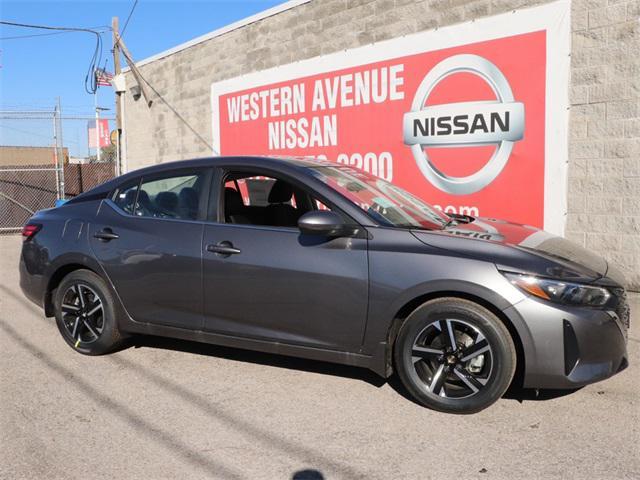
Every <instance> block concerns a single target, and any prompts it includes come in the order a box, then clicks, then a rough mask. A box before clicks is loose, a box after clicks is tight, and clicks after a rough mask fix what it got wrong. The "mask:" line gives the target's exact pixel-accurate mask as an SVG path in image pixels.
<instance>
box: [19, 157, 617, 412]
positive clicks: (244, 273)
mask: <svg viewBox="0 0 640 480" xmlns="http://www.w3.org/2000/svg"><path fill="white" fill-rule="evenodd" d="M23 236H24V244H23V249H22V256H21V260H20V278H21V281H20V283H21V287H22V290H23V291H24V293H25V295H26V296H27V297H28V298H29V299H31V300H32V301H34V302H35V303H37V304H38V305H40V306H41V307H42V308H43V309H44V313H45V315H46V316H48V317H55V319H56V323H57V326H58V328H59V330H60V333H61V335H62V338H64V340H65V341H66V342H67V343H68V344H69V345H70V346H71V348H73V349H74V350H75V351H77V352H79V353H83V354H87V355H99V354H104V353H107V352H110V351H113V350H114V349H116V348H117V347H118V346H119V345H121V343H122V342H123V341H124V340H125V339H126V338H127V337H128V336H131V335H134V334H147V335H160V336H165V337H175V338H181V339H188V340H195V341H199V342H207V343H213V344H218V345H225V346H231V347H237V348H244V349H251V350H259V351H263V352H272V353H277V354H284V355H290V356H296V357H304V358H308V359H315V360H324V361H329V362H336V363H342V364H347V365H354V366H359V367H365V368H368V369H371V370H373V371H374V372H376V373H378V374H379V375H381V376H382V377H385V378H386V377H389V376H390V375H392V374H394V373H395V374H397V375H398V377H399V379H400V380H401V382H402V384H403V385H404V387H405V388H406V390H407V391H408V393H409V394H410V395H411V397H412V398H413V399H415V401H416V402H418V403H420V404H422V405H424V406H427V407H430V408H432V409H436V410H439V411H444V412H453V413H472V412H477V411H480V410H482V409H484V408H486V407H488V406H489V405H491V404H493V403H494V402H495V401H497V400H498V399H499V398H500V397H501V396H502V395H503V394H504V393H505V391H506V390H507V388H508V387H509V386H510V385H511V384H512V382H518V384H519V385H520V386H522V387H525V388H554V389H563V388H576V387H579V386H583V385H586V384H589V383H592V382H596V381H599V380H603V379H606V378H608V377H610V376H612V375H614V374H616V373H618V372H620V371H621V370H623V369H624V368H625V367H626V366H627V351H626V336H627V329H628V327H629V318H630V315H629V308H628V305H627V302H626V300H625V290H624V288H623V285H624V279H623V278H622V277H621V275H620V274H619V273H618V272H617V271H616V270H615V269H614V268H613V267H612V266H611V265H608V264H607V262H606V261H605V260H603V259H602V258H600V257H598V256H595V255H593V254H591V253H590V252H588V251H587V250H585V249H583V248H582V247H580V246H577V245H575V244H573V243H570V242H568V241H567V240H564V239H562V238H560V237H556V236H553V235H550V234H548V233H546V232H544V231H542V230H539V229H536V228H533V227H530V226H525V225H519V224H514V223H509V222H505V221H501V220H496V219H489V218H474V217H470V216H464V215H455V214H445V213H443V212H441V211H439V210H437V209H435V208H433V207H431V206H430V205H429V204H427V203H425V202H424V201H423V200H421V199H419V198H417V197H415V196H414V195H412V194H410V193H408V192H406V191H405V190H403V189H402V188H399V187H398V186H396V185H392V184H390V183H388V182H386V181H384V180H381V179H380V178H377V177H375V176H372V175H370V174H367V173H364V172H362V171H359V170H357V169H355V168H352V167H348V166H344V165H339V164H335V163H330V162H324V161H316V160H309V159H286V158H283V159H275V158H262V157H216V158H205V159H197V160H189V161H182V162H175V163H165V164H161V165H156V166H153V167H149V168H144V169H141V170H137V171H134V172H131V173H128V174H126V175H123V176H121V177H119V178H116V179H114V180H111V181H109V182H107V183H105V184H103V185H101V186H99V187H97V188H95V189H93V190H91V191H88V192H86V193H83V194H81V195H79V196H77V197H75V198H73V199H72V200H70V201H69V202H67V203H66V204H64V205H63V206H61V207H58V208H54V209H50V210H45V211H41V212H38V213H36V214H35V215H34V216H33V217H32V218H31V219H30V220H29V222H28V223H27V225H26V226H25V227H24V230H23Z"/></svg>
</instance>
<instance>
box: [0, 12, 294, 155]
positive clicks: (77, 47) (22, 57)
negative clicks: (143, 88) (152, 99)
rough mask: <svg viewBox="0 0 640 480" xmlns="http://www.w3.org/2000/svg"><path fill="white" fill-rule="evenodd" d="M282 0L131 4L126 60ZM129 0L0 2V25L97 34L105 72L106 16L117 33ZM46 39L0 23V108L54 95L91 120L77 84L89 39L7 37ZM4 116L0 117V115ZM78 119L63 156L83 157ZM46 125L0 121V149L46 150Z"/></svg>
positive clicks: (101, 94) (108, 101)
mask: <svg viewBox="0 0 640 480" xmlns="http://www.w3.org/2000/svg"><path fill="white" fill-rule="evenodd" d="M280 3H283V0H196V1H176V0H138V3H137V5H136V7H135V9H134V11H133V14H132V15H131V18H130V20H129V23H128V25H127V27H126V30H125V31H124V36H123V38H124V40H125V42H126V44H127V47H128V48H129V51H130V52H131V55H132V56H133V57H134V60H142V59H144V58H146V57H149V56H151V55H153V54H156V53H159V52H161V51H163V50H166V49H168V48H171V47H174V46H176V45H178V44H180V43H183V42H186V41H188V40H191V39H193V38H195V37H198V36H200V35H203V34H205V33H208V32H211V31H213V30H215V29H217V28H220V27H223V26H225V25H228V24H230V23H233V22H235V21H237V20H240V19H243V18H245V17H248V16H251V15H254V14H255V13H258V12H261V11H263V10H266V9H268V8H271V7H273V6H275V5H278V4H280ZM133 5H134V0H100V1H78V0H62V1H60V0H58V1H54V0H45V1H31V0H0V19H2V20H3V21H8V22H16V23H26V24H36V25H48V26H62V27H82V28H92V29H97V30H100V31H104V33H103V34H102V41H103V48H102V62H101V64H100V66H101V67H102V66H104V65H105V60H106V62H107V63H106V69H107V70H108V71H110V72H113V57H112V54H111V45H112V40H111V31H110V30H107V29H108V28H110V26H111V18H112V17H113V16H118V17H119V18H120V29H121V30H122V28H123V27H124V24H125V21H126V19H127V17H128V15H129V12H130V11H131V8H132V7H133ZM43 33H52V32H49V31H45V30H34V29H30V28H19V27H13V26H6V25H0V110H2V111H8V110H9V111H25V110H48V111H52V110H53V107H54V105H55V104H56V102H57V98H58V97H60V103H61V106H62V111H63V114H65V115H69V116H71V115H94V98H93V95H90V94H88V93H86V92H85V86H84V79H85V76H86V74H87V68H88V66H89V61H90V59H91V55H92V54H93V51H94V48H95V45H96V40H95V36H94V35H92V34H89V33H83V32H72V33H66V32H65V33H62V34H56V35H44V36H34V37H23V38H12V37H18V36H23V35H41V34H43ZM98 104H99V106H101V107H106V108H110V109H111V110H110V111H107V112H105V114H106V115H110V116H113V109H114V93H113V90H112V88H110V87H101V88H100V89H99V91H98ZM4 116H5V117H6V115H4ZM86 128H87V122H86V120H66V121H65V122H64V124H63V138H64V143H65V146H68V147H69V148H70V151H71V154H72V155H75V156H83V155H86V154H87V142H86V137H87V133H86ZM52 130H53V127H52V122H51V121H48V120H30V119H29V120H18V119H7V118H4V117H3V116H2V115H0V145H31V144H33V145H39V146H45V145H50V144H51V138H52Z"/></svg>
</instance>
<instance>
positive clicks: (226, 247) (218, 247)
mask: <svg viewBox="0 0 640 480" xmlns="http://www.w3.org/2000/svg"><path fill="white" fill-rule="evenodd" d="M207 252H211V253H219V254H220V255H225V256H229V255H235V254H238V253H241V250H240V249H239V248H235V247H234V246H233V244H232V243H231V242H228V241H224V242H220V243H217V244H215V245H214V244H211V245H207Z"/></svg>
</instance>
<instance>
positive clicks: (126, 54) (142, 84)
mask: <svg viewBox="0 0 640 480" xmlns="http://www.w3.org/2000/svg"><path fill="white" fill-rule="evenodd" d="M113 34H114V35H115V36H116V38H117V42H118V45H119V46H120V48H121V49H122V54H123V55H124V58H126V59H127V64H128V65H129V68H130V69H131V73H133V76H134V78H135V79H136V82H138V86H139V87H140V92H141V93H142V96H143V97H144V99H145V101H146V102H147V107H150V106H151V104H152V103H153V100H151V97H150V95H149V92H148V91H147V87H146V85H145V82H144V80H143V78H142V75H140V71H139V70H138V67H137V66H136V64H135V63H134V61H133V57H132V56H131V53H129V49H128V48H127V46H126V44H125V43H124V41H123V40H122V37H121V36H120V35H119V34H118V33H117V32H116V31H115V30H114V31H113Z"/></svg>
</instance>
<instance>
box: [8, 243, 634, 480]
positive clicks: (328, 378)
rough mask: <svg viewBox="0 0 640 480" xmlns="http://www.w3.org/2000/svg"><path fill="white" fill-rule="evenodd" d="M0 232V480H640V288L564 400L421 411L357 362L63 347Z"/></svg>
mask: <svg viewBox="0 0 640 480" xmlns="http://www.w3.org/2000/svg"><path fill="white" fill-rule="evenodd" d="M20 243H21V239H20V238H19V237H18V236H4V237H3V236H0V361H1V372H2V377H1V379H0V402H1V407H0V415H1V418H0V477H2V478H6V479H19V478H25V479H32V478H33V479H44V478H46V479H52V478H60V479H62V478H64V479H73V478H79V479H92V478H109V479H111V478H121V479H138V478H140V479H164V478H167V479H169V478H171V479H176V478H180V479H191V478H233V479H236V478H237V479H241V478H260V479H262V478H264V479H292V478H296V479H302V478H307V479H321V478H325V479H333V478H340V479H341V478H345V479H348V478H380V479H383V478H384V479H389V478H420V479H427V478H434V479H444V478H456V479H467V478H479V479H496V478H509V479H514V478H516V479H520V478H522V479H524V478H526V479H530V478H575V479H592V478H593V479H599V478H602V479H623V478H640V454H639V452H640V376H639V375H638V373H639V372H640V341H639V339H640V325H639V324H640V316H639V315H638V312H639V311H640V297H639V296H638V295H633V296H632V297H631V298H632V312H633V317H632V328H631V331H630V340H629V351H630V361H631V366H630V367H629V368H628V369H627V370H626V371H624V372H623V373H621V374H619V375H617V376H616V377H614V378H612V379H609V380H607V381H605V382H601V383H598V384H595V385H591V386H588V387H586V388H583V389H581V390H579V391H575V392H572V393H570V394H566V395H559V394H558V393H557V392H541V395H540V397H538V398H537V399H536V398H534V395H533V392H516V393H515V394H511V395H509V396H510V397H511V398H504V399H502V400H501V401H499V402H498V403H497V404H496V405H494V406H493V407H491V408H490V409H488V410H486V411H484V412H481V413H479V414H476V415H472V416H454V415H446V414H441V413H437V412H433V411H430V410H427V409H425V408H422V407H420V406H418V405H416V404H414V403H412V402H411V401H409V400H407V399H405V398H404V397H403V396H402V394H401V391H400V389H399V388H397V387H396V386H395V382H393V381H392V382H391V385H390V384H389V383H385V382H383V381H381V380H380V379H379V378H378V377H376V376H375V375H374V374H372V373H369V372H368V371H366V370H362V369H356V368H350V367H344V366H339V365H331V364H326V363H320V362H311V361H307V360H298V359H290V358H285V357H278V356H275V355H267V354H261V353H253V352H247V351H241V350H233V349H227V348H220V347H215V346H210V345H202V344H197V343H191V342H182V341H176V340H168V339H153V338H144V339H139V340H137V341H135V342H134V343H133V345H132V346H131V347H129V348H126V349H124V350H122V351H119V352H117V353H114V354H111V355H107V356H102V357H87V356H83V355H79V354H77V353H74V352H73V351H72V350H71V349H70V348H69V347H68V346H67V345H66V344H65V342H64V341H63V340H62V339H61V338H60V337H59V334H58V331H57V329H56V326H55V324H54V321H53V320H52V319H46V318H45V317H44V315H43V313H42V311H41V310H40V309H38V308H37V307H36V306H35V305H33V304H31V303H30V302H29V301H28V300H26V299H25V298H24V297H23V296H22V294H21V292H20V288H19V286H18V269H17V262H18V256H19V250H20Z"/></svg>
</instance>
